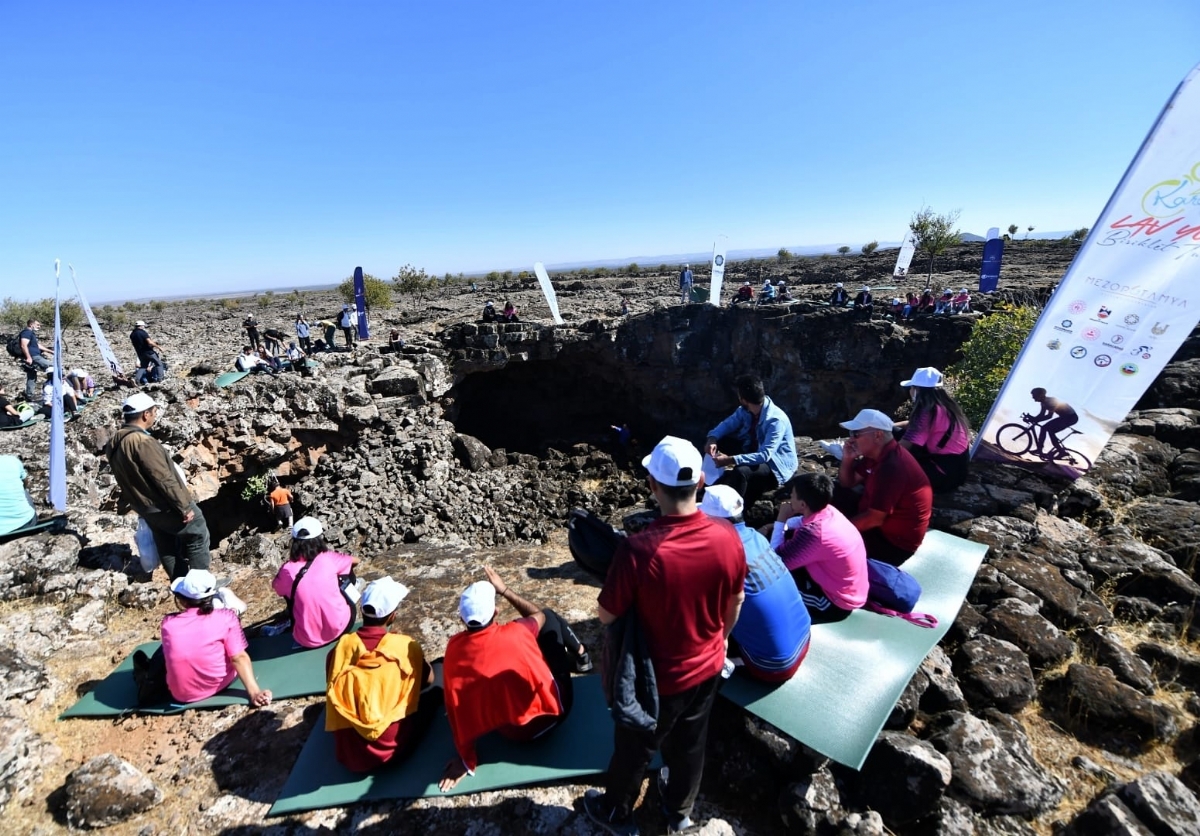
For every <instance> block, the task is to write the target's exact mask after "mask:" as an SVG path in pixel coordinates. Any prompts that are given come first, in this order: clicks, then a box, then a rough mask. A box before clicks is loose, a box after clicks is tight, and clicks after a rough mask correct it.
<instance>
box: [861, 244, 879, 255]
mask: <svg viewBox="0 0 1200 836" xmlns="http://www.w3.org/2000/svg"><path fill="white" fill-rule="evenodd" d="M877 249H879V242H878V241H868V242H867V243H865V244H863V245H862V254H863V255H873V254H874V253H875V251H876V250H877Z"/></svg>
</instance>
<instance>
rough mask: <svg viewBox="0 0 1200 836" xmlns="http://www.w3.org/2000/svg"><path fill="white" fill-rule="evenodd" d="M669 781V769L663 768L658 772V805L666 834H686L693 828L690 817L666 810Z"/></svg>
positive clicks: (667, 767) (693, 824)
mask: <svg viewBox="0 0 1200 836" xmlns="http://www.w3.org/2000/svg"><path fill="white" fill-rule="evenodd" d="M670 779H671V767H669V766H663V767H660V768H659V770H658V781H657V783H658V805H659V807H661V808H662V811H663V815H664V816H666V817H667V832H668V833H686V832H687V831H689V830H691V829H692V828H693V827H695V823H694V822H693V821H692V818H691V816H677V815H675V814H673V813H671V812H670V811H669V810H668V809H667V782H668V781H669V780H670Z"/></svg>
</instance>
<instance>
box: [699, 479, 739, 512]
mask: <svg viewBox="0 0 1200 836" xmlns="http://www.w3.org/2000/svg"><path fill="white" fill-rule="evenodd" d="M745 508H746V503H745V502H743V501H742V497H741V495H740V494H739V493H738V492H737V491H735V490H734V489H733V488H731V487H729V486H728V485H713V486H712V487H711V488H705V489H704V499H703V500H701V502H700V510H701V511H703V512H704V513H706V514H708V515H709V516H710V517H720V518H721V519H725V520H728V519H732V518H733V517H740V516H741V515H742V512H743V511H744V510H745Z"/></svg>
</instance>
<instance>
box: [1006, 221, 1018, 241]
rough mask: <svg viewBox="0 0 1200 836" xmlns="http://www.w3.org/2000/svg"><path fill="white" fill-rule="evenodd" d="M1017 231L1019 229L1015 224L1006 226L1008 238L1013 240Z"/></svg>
mask: <svg viewBox="0 0 1200 836" xmlns="http://www.w3.org/2000/svg"><path fill="white" fill-rule="evenodd" d="M1018 229H1019V227H1018V226H1017V225H1016V224H1009V225H1008V236H1009V238H1013V237H1015V236H1016V234H1017V230H1018Z"/></svg>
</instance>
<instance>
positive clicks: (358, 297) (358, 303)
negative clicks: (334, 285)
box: [354, 267, 371, 340]
mask: <svg viewBox="0 0 1200 836" xmlns="http://www.w3.org/2000/svg"><path fill="white" fill-rule="evenodd" d="M354 312H355V314H356V316H357V320H358V338H359V339H360V340H366V339H370V337H371V325H370V322H368V320H367V313H368V310H367V285H366V282H365V281H364V280H363V269H362V268H361V267H355V268H354Z"/></svg>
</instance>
